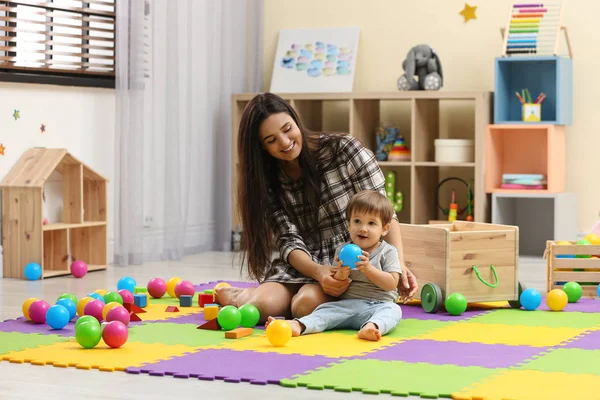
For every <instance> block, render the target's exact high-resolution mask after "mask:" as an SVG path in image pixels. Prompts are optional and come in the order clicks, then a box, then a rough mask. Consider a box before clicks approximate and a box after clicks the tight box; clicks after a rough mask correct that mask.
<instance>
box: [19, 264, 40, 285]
mask: <svg viewBox="0 0 600 400" xmlns="http://www.w3.org/2000/svg"><path fill="white" fill-rule="evenodd" d="M23 273H24V274H25V278H27V279H29V280H30V281H37V280H38V279H40V278H41V277H42V267H40V264H38V263H34V262H31V263H29V264H27V265H26V266H25V269H24V270H23Z"/></svg>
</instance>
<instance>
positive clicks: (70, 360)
mask: <svg viewBox="0 0 600 400" xmlns="http://www.w3.org/2000/svg"><path fill="white" fill-rule="evenodd" d="M195 350H196V348H194V347H190V346H183V345H165V344H161V343H153V344H148V343H139V342H127V343H125V344H124V345H123V347H120V348H118V349H111V348H110V347H108V346H106V345H105V344H104V343H103V342H100V343H99V344H98V346H96V347H94V348H92V349H84V348H82V347H81V346H80V345H79V344H78V343H77V342H76V341H74V340H71V341H68V342H59V343H54V344H51V345H47V346H40V347H36V348H32V349H27V350H22V351H15V352H10V353H7V354H4V355H3V356H2V360H5V361H10V362H12V363H23V362H27V363H31V364H33V365H54V366H57V367H65V368H66V367H76V368H78V369H92V368H93V369H99V370H101V371H125V369H126V368H127V367H139V366H141V365H142V364H145V363H152V362H156V361H161V360H166V359H169V358H172V357H176V356H181V355H184V354H187V353H191V352H193V351H195Z"/></svg>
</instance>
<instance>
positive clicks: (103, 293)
mask: <svg viewBox="0 0 600 400" xmlns="http://www.w3.org/2000/svg"><path fill="white" fill-rule="evenodd" d="M94 293H97V294H99V295H100V296H102V298H104V295H106V293H108V290H106V289H96V290H94Z"/></svg>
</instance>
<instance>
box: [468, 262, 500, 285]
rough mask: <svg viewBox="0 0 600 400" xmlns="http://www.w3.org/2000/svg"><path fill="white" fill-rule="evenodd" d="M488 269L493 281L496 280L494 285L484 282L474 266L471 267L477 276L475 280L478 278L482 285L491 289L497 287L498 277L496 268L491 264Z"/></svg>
mask: <svg viewBox="0 0 600 400" xmlns="http://www.w3.org/2000/svg"><path fill="white" fill-rule="evenodd" d="M490 268H491V269H492V274H494V279H495V280H496V283H494V284H492V283H488V282H486V281H485V279H483V278H482V277H481V275H479V271H478V270H477V267H476V266H475V265H473V270H474V271H475V275H477V278H479V280H480V281H481V283H483V284H484V285H486V286H489V287H491V288H492V289H493V288H495V287H496V286H498V275H496V268H494V266H493V265H492V264H490Z"/></svg>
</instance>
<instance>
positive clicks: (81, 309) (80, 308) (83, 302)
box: [77, 296, 94, 317]
mask: <svg viewBox="0 0 600 400" xmlns="http://www.w3.org/2000/svg"><path fill="white" fill-rule="evenodd" d="M92 300H94V298H93V297H90V296H85V297H82V298H81V299H79V301H78V302H77V315H79V316H80V317H83V316H84V315H85V306H87V303H89V302H90V301H92Z"/></svg>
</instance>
